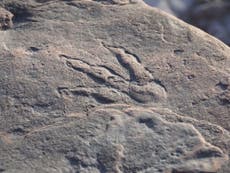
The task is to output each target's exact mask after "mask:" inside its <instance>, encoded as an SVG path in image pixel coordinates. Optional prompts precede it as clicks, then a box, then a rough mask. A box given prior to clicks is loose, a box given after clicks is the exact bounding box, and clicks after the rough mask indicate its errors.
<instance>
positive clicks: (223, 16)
mask: <svg viewBox="0 0 230 173" xmlns="http://www.w3.org/2000/svg"><path fill="white" fill-rule="evenodd" d="M144 1H145V2H146V3H147V4H149V5H151V6H155V7H158V8H160V9H162V10H164V11H166V12H168V13H171V14H173V15H174V16H177V17H178V18H180V19H182V20H184V21H185V22H187V23H190V24H192V25H194V26H197V27H199V28H200V29H202V30H204V31H206V32H207V33H209V34H211V35H213V36H215V37H217V38H219V39H220V40H222V41H223V42H225V43H226V44H227V45H229V46H230V0H144Z"/></svg>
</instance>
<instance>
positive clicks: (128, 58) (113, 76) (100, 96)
mask: <svg viewBox="0 0 230 173" xmlns="http://www.w3.org/2000/svg"><path fill="white" fill-rule="evenodd" d="M102 45H103V47H105V48H106V49H108V50H109V51H110V52H111V53H112V54H113V55H114V56H115V57H116V59H117V61H118V63H119V64H120V65H121V66H122V67H123V68H124V69H125V70H126V71H127V73H128V74H129V76H130V77H129V79H126V78H125V77H124V75H122V74H121V73H120V71H118V70H114V69H113V68H111V67H108V66H107V65H104V64H99V65H98V64H96V65H95V64H90V63H89V62H87V61H84V60H81V59H78V58H72V57H70V56H67V55H60V56H61V57H63V58H65V59H66V65H67V66H68V67H69V68H71V69H73V70H75V71H78V72H81V73H84V74H86V75H87V76H88V77H89V78H90V79H92V80H93V81H94V82H96V83H97V84H99V86H104V91H103V90H97V89H95V88H91V89H89V88H88V89H86V91H84V92H83V90H79V89H77V90H75V91H73V90H74V89H71V90H70V92H71V93H72V95H74V96H86V97H92V98H93V99H94V100H96V101H97V102H98V103H100V104H112V103H116V102H118V101H121V100H122V101H124V97H125V100H126V101H127V97H128V98H130V99H131V100H133V101H135V102H140V103H151V102H160V101H164V100H165V99H166V97H167V94H166V91H167V90H166V87H165V86H164V85H163V83H162V82H161V81H160V80H159V79H154V78H153V76H152V74H151V72H149V71H148V70H147V69H146V68H145V67H144V66H143V65H142V63H141V59H140V58H139V57H138V56H137V55H136V54H134V53H131V52H130V51H128V50H126V49H124V48H123V47H114V46H108V45H106V44H104V43H103V42H102ZM101 88H102V87H101ZM106 88H107V89H106ZM108 89H109V90H110V91H108ZM111 91H112V92H111ZM114 91H115V92H114ZM114 97H115V98H114ZM128 100H129V99H128ZM129 101H130V100H129Z"/></svg>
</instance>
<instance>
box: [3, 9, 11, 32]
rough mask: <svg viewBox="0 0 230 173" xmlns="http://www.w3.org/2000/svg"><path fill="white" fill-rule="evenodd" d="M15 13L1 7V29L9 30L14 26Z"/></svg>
mask: <svg viewBox="0 0 230 173" xmlns="http://www.w3.org/2000/svg"><path fill="white" fill-rule="evenodd" d="M12 18H13V14H12V13H11V12H9V11H7V10H5V9H4V8H1V7H0V30H7V29H9V28H12V27H13V22H12Z"/></svg>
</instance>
